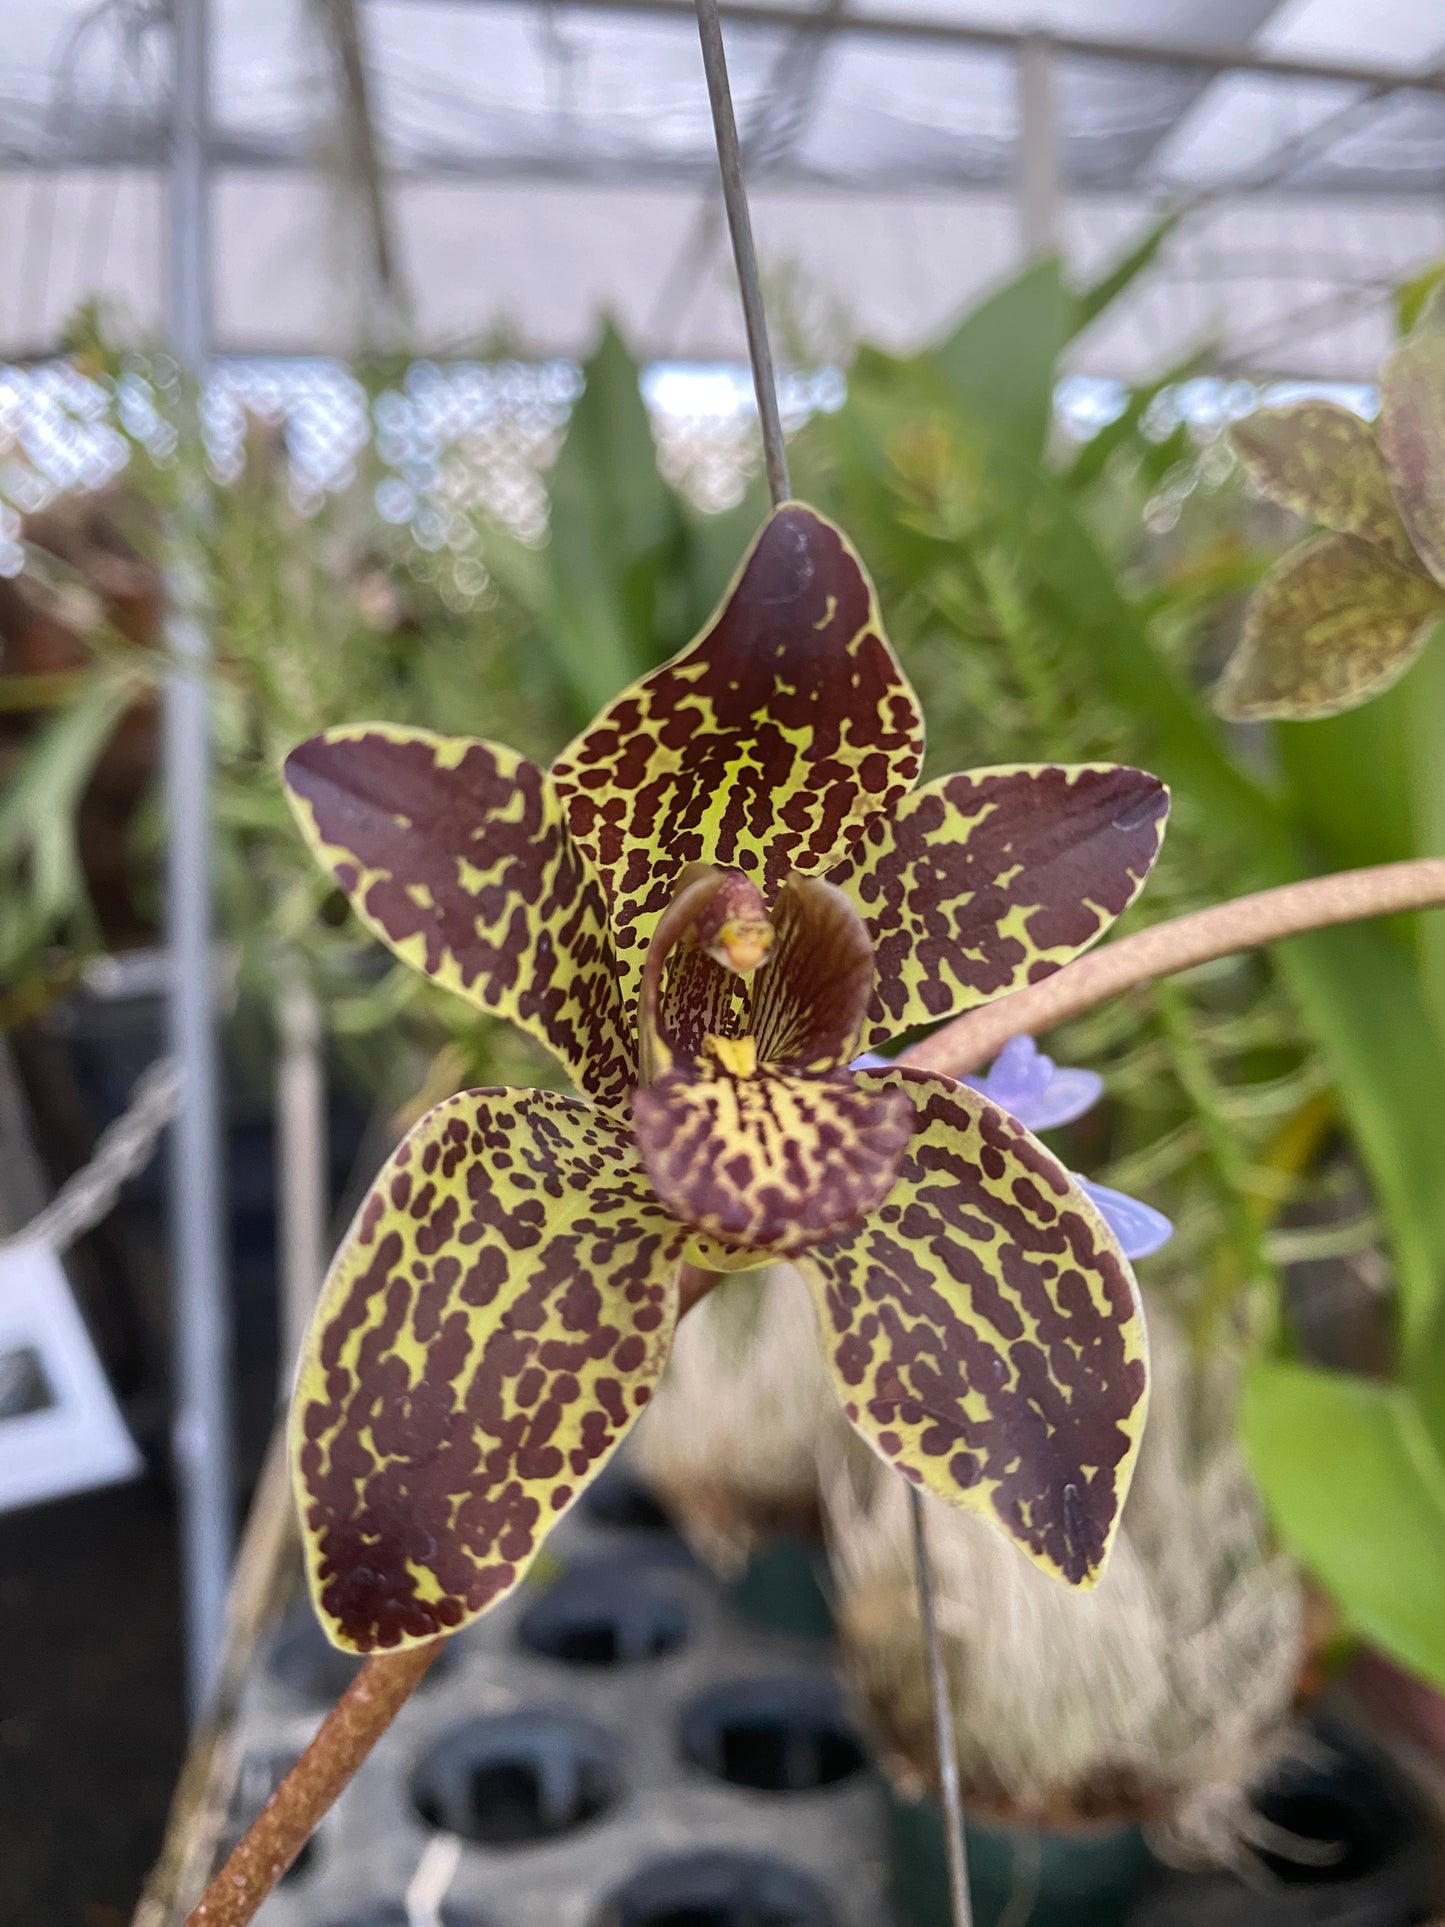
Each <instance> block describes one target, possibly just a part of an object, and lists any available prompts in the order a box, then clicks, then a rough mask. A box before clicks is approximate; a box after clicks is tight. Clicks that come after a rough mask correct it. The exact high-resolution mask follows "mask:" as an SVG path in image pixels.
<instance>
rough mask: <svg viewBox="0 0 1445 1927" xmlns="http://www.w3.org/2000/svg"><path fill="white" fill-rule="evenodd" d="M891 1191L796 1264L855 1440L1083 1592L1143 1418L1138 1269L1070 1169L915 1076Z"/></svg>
mask: <svg viewBox="0 0 1445 1927" xmlns="http://www.w3.org/2000/svg"><path fill="white" fill-rule="evenodd" d="M858 1081H859V1083H860V1085H864V1086H874V1087H877V1086H883V1087H885V1088H895V1089H898V1090H900V1091H903V1092H906V1094H907V1096H908V1098H909V1100H910V1101H911V1103H912V1104H913V1105H914V1106H915V1107H916V1114H917V1124H916V1128H915V1131H914V1134H913V1138H912V1142H911V1143H910V1145H909V1148H908V1153H907V1156H906V1158H905V1160H904V1163H903V1167H902V1169H901V1171H900V1172H899V1176H898V1181H897V1183H896V1184H895V1186H894V1188H893V1190H892V1191H891V1193H890V1194H889V1196H888V1198H887V1200H886V1201H885V1202H884V1204H883V1205H882V1206H881V1208H880V1209H878V1210H877V1211H875V1212H874V1213H873V1214H872V1215H871V1216H870V1217H869V1218H868V1220H867V1222H866V1223H864V1224H863V1225H861V1226H859V1227H858V1228H857V1229H856V1230H853V1231H848V1232H844V1233H843V1234H842V1235H841V1236H839V1237H836V1238H832V1239H829V1240H828V1241H827V1242H826V1243H824V1244H820V1245H815V1246H814V1247H813V1248H812V1249H811V1250H810V1251H808V1252H806V1253H805V1254H804V1255H803V1256H802V1257H801V1258H800V1260H799V1261H798V1262H799V1265H800V1268H801V1269H802V1271H803V1273H804V1275H805V1276H806V1277H807V1278H808V1281H809V1283H810V1285H811V1286H812V1289H813V1292H814V1296H815V1298H816V1301H817V1307H818V1315H819V1321H820V1324H821V1328H822V1337H823V1350H824V1355H825V1357H826V1358H827V1360H828V1363H829V1365H830V1368H831V1370H832V1372H833V1375H834V1381H835V1385H836V1388H837V1391H838V1395H839V1397H840V1398H841V1399H842V1401H843V1405H844V1409H845V1411H846V1412H847V1414H848V1417H849V1419H850V1420H851V1421H852V1423H853V1425H854V1426H855V1427H856V1429H857V1430H858V1431H859V1432H860V1433H861V1434H862V1436H863V1437H864V1438H865V1439H866V1440H867V1441H868V1443H869V1444H870V1445H871V1446H872V1447H873V1448H874V1450H875V1451H877V1452H878V1453H879V1454H880V1455H881V1456H882V1457H883V1458H885V1459H886V1460H888V1461H889V1463H891V1464H893V1465H896V1466H897V1467H898V1468H899V1470H900V1471H902V1472H903V1473H904V1474H905V1475H906V1476H907V1477H908V1478H910V1479H912V1480H913V1481H914V1483H915V1484H918V1485H922V1486H924V1487H925V1488H926V1489H927V1490H928V1491H930V1492H933V1493H936V1494H937V1495H938V1496H939V1497H940V1498H943V1499H947V1500H950V1501H951V1502H952V1503H954V1504H956V1505H962V1506H966V1507H968V1508H970V1509H971V1510H973V1511H977V1512H980V1513H982V1514H983V1515H984V1516H985V1517H987V1518H990V1519H992V1520H993V1521H994V1523H995V1524H998V1525H1000V1526H1002V1527H1003V1529H1004V1531H1006V1532H1007V1533H1009V1534H1010V1536H1011V1537H1012V1538H1013V1539H1015V1540H1016V1541H1017V1543H1018V1544H1019V1545H1020V1546H1021V1547H1022V1548H1023V1550H1024V1551H1025V1552H1026V1553H1027V1554H1028V1555H1029V1557H1030V1558H1031V1559H1033V1560H1034V1561H1035V1562H1036V1563H1037V1564H1039V1565H1040V1566H1042V1567H1044V1568H1045V1570H1047V1571H1049V1572H1051V1573H1054V1574H1055V1575H1057V1576H1058V1577H1059V1578H1062V1579H1064V1580H1067V1581H1068V1582H1069V1584H1071V1585H1075V1586H1090V1585H1092V1584H1093V1583H1094V1581H1095V1580H1096V1579H1097V1578H1098V1576H1099V1573H1100V1571H1101V1569H1102V1567H1103V1564H1104V1560H1105V1558H1106V1556H1107V1554H1108V1550H1109V1546H1110V1543H1111V1541H1112V1538H1113V1534H1114V1530H1115V1527H1116V1525H1117V1523H1118V1518H1119V1512H1120V1508H1121V1507H1122V1505H1123V1503H1124V1495H1125V1493H1126V1491H1127V1490H1128V1485H1129V1479H1130V1477H1131V1474H1132V1471H1133V1465H1134V1460H1135V1456H1136V1454H1137V1451H1138V1446H1139V1437H1140V1433H1141V1431H1142V1429H1143V1424H1144V1409H1145V1396H1146V1376H1147V1374H1146V1346H1145V1336H1144V1325H1143V1318H1142V1315H1141V1311H1140V1306H1139V1299H1138V1294H1137V1291H1136V1289H1135V1285H1134V1280H1133V1276H1132V1274H1131V1273H1130V1270H1129V1267H1128V1265H1127V1264H1126V1263H1125V1261H1124V1258H1123V1256H1122V1254H1121V1253H1120V1251H1119V1248H1118V1245H1117V1244H1116V1243H1115V1241H1114V1238H1113V1235H1112V1234H1111V1233H1110V1231H1109V1229H1108V1227H1107V1226H1106V1225H1105V1223H1104V1221H1103V1219H1102V1218H1101V1217H1100V1216H1099V1214H1098V1212H1097V1211H1096V1210H1095V1209H1094V1207H1093V1205H1091V1204H1090V1202H1089V1200H1088V1199H1087V1198H1086V1197H1085V1196H1084V1194H1083V1192H1082V1191H1080V1190H1079V1188H1078V1186H1077V1185H1076V1184H1075V1183H1074V1182H1073V1181H1072V1180H1071V1178H1070V1177H1069V1174H1068V1173H1067V1172H1066V1171H1065V1170H1064V1168H1063V1166H1062V1165H1061V1164H1059V1163H1058V1162H1057V1160H1056V1159H1054V1158H1053V1157H1051V1156H1050V1155H1049V1153H1048V1152H1047V1151H1046V1150H1045V1149H1044V1148H1043V1146H1042V1145H1041V1144H1039V1143H1038V1142H1037V1141H1036V1140H1035V1139H1034V1138H1032V1137H1030V1136H1029V1134H1028V1132H1027V1131H1025V1130H1024V1128H1023V1127H1022V1125H1020V1124H1017V1123H1015V1121H1014V1120H1013V1119H1012V1118H1011V1117H1009V1116H1008V1114H1007V1113H1006V1112H1004V1111H1001V1110H999V1109H998V1108H997V1107H996V1106H994V1105H992V1104H989V1103H988V1102H987V1101H986V1100H985V1099H983V1098H981V1097H978V1096H977V1095H975V1093H974V1092H972V1091H969V1090H966V1089H964V1088H962V1087H961V1086H959V1085H956V1084H954V1083H952V1082H951V1081H950V1080H948V1079H946V1078H940V1077H929V1076H926V1075H925V1074H923V1073H922V1072H917V1071H890V1072H867V1073H862V1074H860V1076H859V1080H858Z"/></svg>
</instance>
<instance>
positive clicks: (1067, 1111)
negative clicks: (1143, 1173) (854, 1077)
mask: <svg viewBox="0 0 1445 1927" xmlns="http://www.w3.org/2000/svg"><path fill="white" fill-rule="evenodd" d="M891 1061H892V1060H891V1059H890V1058H887V1057H883V1056H880V1054H879V1053H878V1052H877V1051H865V1053H864V1054H863V1056H862V1057H855V1058H854V1060H853V1069H854V1070H855V1071H862V1070H884V1069H886V1068H887V1066H888V1065H889V1063H890V1062H891ZM960 1082H962V1083H964V1084H967V1086H968V1087H969V1089H970V1090H971V1091H977V1092H978V1093H979V1095H980V1096H981V1097H986V1098H987V1099H988V1101H989V1102H990V1104H997V1105H998V1107H999V1109H1000V1110H1001V1111H1007V1112H1008V1113H1009V1115H1010V1116H1011V1117H1015V1118H1017V1119H1018V1121H1019V1123H1020V1124H1022V1125H1023V1127H1024V1129H1025V1130H1026V1131H1049V1130H1053V1129H1054V1128H1055V1127H1056V1126H1057V1125H1060V1124H1072V1123H1073V1121H1074V1119H1075V1118H1076V1117H1082V1116H1083V1115H1084V1113H1085V1111H1087V1110H1090V1109H1092V1108H1093V1106H1094V1105H1095V1104H1097V1103H1098V1101H1099V1099H1100V1098H1101V1097H1102V1096H1103V1095H1104V1080H1103V1078H1102V1077H1100V1076H1099V1075H1098V1073H1097V1072H1096V1071H1081V1070H1070V1069H1067V1068H1065V1069H1062V1070H1061V1069H1060V1068H1059V1066H1058V1065H1057V1064H1055V1062H1054V1060H1053V1058H1052V1057H1046V1056H1045V1055H1044V1053H1043V1052H1042V1051H1041V1050H1040V1049H1039V1047H1038V1045H1037V1044H1036V1043H1035V1042H1034V1040H1033V1038H1032V1037H1011V1038H1010V1039H1009V1041H1008V1042H1007V1043H1006V1044H1005V1045H1004V1047H1003V1049H1002V1050H1001V1051H1000V1052H999V1054H998V1056H997V1057H996V1058H995V1059H994V1060H993V1062H992V1064H990V1065H989V1067H988V1070H987V1071H986V1072H985V1073H984V1075H983V1076H982V1077H965V1078H962V1079H961V1080H960ZM1073 1175H1074V1182H1075V1183H1076V1184H1077V1185H1078V1187H1079V1189H1080V1190H1081V1191H1082V1192H1083V1193H1084V1194H1085V1196H1086V1197H1088V1198H1090V1199H1091V1200H1092V1201H1093V1204H1094V1208H1095V1210H1096V1211H1097V1212H1098V1213H1099V1216H1100V1217H1101V1218H1102V1219H1103V1220H1104V1222H1105V1224H1107V1225H1108V1227H1109V1229H1110V1230H1111V1231H1112V1232H1113V1234H1114V1236H1115V1237H1116V1238H1117V1239H1118V1240H1119V1248H1120V1250H1121V1251H1122V1252H1123V1253H1124V1256H1125V1257H1126V1258H1130V1259H1132V1258H1147V1257H1148V1256H1149V1255H1150V1254H1151V1252H1155V1251H1157V1250H1158V1249H1159V1247H1160V1246H1161V1245H1162V1244H1167V1243H1168V1241H1169V1239H1170V1238H1172V1237H1173V1235H1174V1226H1173V1225H1172V1224H1171V1223H1170V1222H1169V1220H1168V1218H1166V1217H1165V1216H1164V1213H1163V1212H1162V1211H1156V1210H1155V1209H1154V1207H1153V1205H1150V1204H1144V1203H1143V1202H1142V1201H1141V1200H1140V1199H1138V1198H1130V1197H1126V1196H1125V1194H1124V1193H1123V1192H1122V1191H1111V1190H1110V1189H1109V1187H1108V1185H1106V1184H1095V1183H1093V1182H1092V1181H1091V1180H1090V1179H1089V1178H1081V1177H1080V1176H1079V1175H1078V1173H1077V1172H1075V1173H1074V1174H1073Z"/></svg>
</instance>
